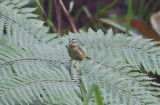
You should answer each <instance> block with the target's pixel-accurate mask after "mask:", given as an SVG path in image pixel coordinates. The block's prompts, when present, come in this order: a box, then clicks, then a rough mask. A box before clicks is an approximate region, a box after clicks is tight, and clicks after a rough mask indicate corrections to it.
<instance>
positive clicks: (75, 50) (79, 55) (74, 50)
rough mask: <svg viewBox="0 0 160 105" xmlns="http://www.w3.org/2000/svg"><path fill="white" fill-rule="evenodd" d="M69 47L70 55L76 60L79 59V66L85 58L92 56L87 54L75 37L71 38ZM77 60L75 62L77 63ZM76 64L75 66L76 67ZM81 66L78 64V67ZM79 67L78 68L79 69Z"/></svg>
mask: <svg viewBox="0 0 160 105" xmlns="http://www.w3.org/2000/svg"><path fill="white" fill-rule="evenodd" d="M67 49H68V53H69V56H70V57H71V58H72V59H74V60H76V62H77V61H79V66H80V64H81V61H82V60H83V58H87V59H91V58H90V57H88V56H86V55H85V53H84V51H83V50H82V49H81V48H80V47H79V46H78V44H77V42H76V40H75V39H70V40H69V47H67ZM76 62H75V64H76ZM75 64H74V65H73V66H74V67H75V68H76V66H75ZM79 66H78V68H79ZM78 68H77V70H78Z"/></svg>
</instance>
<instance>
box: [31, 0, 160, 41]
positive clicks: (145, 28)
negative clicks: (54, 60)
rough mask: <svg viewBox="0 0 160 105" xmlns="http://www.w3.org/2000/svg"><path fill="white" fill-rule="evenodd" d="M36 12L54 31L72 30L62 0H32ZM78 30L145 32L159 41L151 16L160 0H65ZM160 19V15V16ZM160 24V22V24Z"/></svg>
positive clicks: (63, 32) (130, 33) (158, 5)
mask: <svg viewBox="0 0 160 105" xmlns="http://www.w3.org/2000/svg"><path fill="white" fill-rule="evenodd" d="M30 1H31V3H30V6H31V7H38V8H37V10H36V11H35V13H36V14H37V15H39V17H38V18H39V19H41V20H44V21H45V22H46V23H45V25H46V26H49V27H50V32H54V33H59V34H60V35H63V34H66V33H68V32H69V31H73V30H72V26H71V23H70V22H69V20H68V18H67V15H66V13H65V12H64V9H63V7H62V5H61V3H60V2H59V0H30ZM62 2H63V4H64V6H65V8H66V10H67V11H68V13H69V15H70V17H72V19H73V23H74V24H75V27H76V29H77V30H79V29H82V30H87V29H88V28H89V27H91V28H92V29H94V30H97V29H102V30H103V31H104V32H106V30H107V29H108V28H113V30H114V32H115V33H117V32H122V33H126V34H128V35H140V34H141V35H143V36H144V37H146V38H152V39H153V40H156V41H159V40H160V37H159V35H158V33H157V32H156V31H155V30H154V29H153V28H152V26H151V22H150V19H151V16H152V15H153V14H154V13H156V12H158V11H160V0H62ZM159 19H160V16H159ZM159 24H160V23H159Z"/></svg>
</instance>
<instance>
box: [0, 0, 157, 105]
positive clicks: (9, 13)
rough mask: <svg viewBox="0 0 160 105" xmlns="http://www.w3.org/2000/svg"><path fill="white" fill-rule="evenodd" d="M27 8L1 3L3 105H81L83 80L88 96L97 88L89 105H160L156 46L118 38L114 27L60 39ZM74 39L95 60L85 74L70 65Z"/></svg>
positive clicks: (16, 1) (16, 0)
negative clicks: (153, 75)
mask: <svg viewBox="0 0 160 105" xmlns="http://www.w3.org/2000/svg"><path fill="white" fill-rule="evenodd" d="M26 4H27V3H26V1H24V0H22V1H21V0H3V1H1V2H0V27H1V28H0V29H1V30H0V36H1V38H0V105H15V104H17V105H18V104H21V105H24V104H33V105H38V104H47V105H53V104H62V105H63V104H64V105H82V104H84V100H85V99H84V97H83V95H82V92H81V90H80V85H81V84H80V83H79V81H78V80H79V79H81V81H82V84H83V85H82V87H83V88H84V90H85V95H86V96H87V93H90V91H92V90H90V85H92V84H98V86H96V87H95V90H96V94H95V95H92V96H91V99H90V100H89V101H88V104H89V105H96V102H97V104H98V100H100V99H102V102H103V104H104V105H109V104H127V105H146V104H147V105H156V104H157V105H158V104H159V103H160V99H159V98H158V96H159V95H160V89H159V86H160V84H159V83H156V82H154V81H153V80H154V78H150V77H149V76H148V75H147V73H149V72H152V73H153V74H157V75H160V64H159V56H160V54H159V52H160V51H159V50H160V48H159V47H155V46H154V45H155V44H156V43H154V42H150V40H149V39H143V38H142V37H128V36H127V35H124V34H116V35H114V34H113V32H112V30H111V29H109V30H108V32H107V33H106V34H104V33H103V32H102V31H101V30H98V31H97V32H94V31H93V30H92V29H89V30H88V32H84V31H80V32H79V33H77V34H75V33H69V34H68V35H65V36H63V37H61V38H56V36H57V34H48V33H47V32H48V28H47V27H44V26H43V22H42V21H40V20H36V19H35V18H34V17H36V15H34V14H32V12H33V11H34V10H35V9H34V8H26V7H23V6H25V5H26ZM2 9H3V11H2ZM5 30H6V34H7V38H6V37H4V32H5ZM70 38H75V39H76V40H77V42H78V44H79V45H80V46H81V47H82V48H83V50H84V51H85V53H86V55H88V56H89V57H91V58H92V60H86V59H84V61H83V62H82V64H81V66H80V68H79V71H80V74H78V73H77V71H76V70H75V69H74V68H73V67H72V65H71V64H70V63H69V59H70V57H69V56H68V52H67V49H66V48H65V46H66V45H68V40H69V39H70ZM73 62H74V61H73ZM98 87H99V89H98ZM99 90H100V91H99ZM99 96H101V97H102V98H100V99H99V98H98V97H99ZM100 102H101V101H100ZM99 104H101V103H99Z"/></svg>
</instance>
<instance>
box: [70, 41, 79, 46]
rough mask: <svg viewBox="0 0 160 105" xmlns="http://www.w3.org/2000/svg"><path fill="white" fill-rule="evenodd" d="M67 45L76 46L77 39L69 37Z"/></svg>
mask: <svg viewBox="0 0 160 105" xmlns="http://www.w3.org/2000/svg"><path fill="white" fill-rule="evenodd" d="M69 46H72V47H75V46H78V44H77V41H76V40H75V39H70V40H69Z"/></svg>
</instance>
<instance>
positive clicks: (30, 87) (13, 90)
mask: <svg viewBox="0 0 160 105" xmlns="http://www.w3.org/2000/svg"><path fill="white" fill-rule="evenodd" d="M0 84H1V85H0V104H1V105H11V104H15V103H19V104H24V103H26V104H30V103H32V102H33V100H36V99H38V100H39V101H40V102H41V103H44V101H47V100H48V99H51V100H52V101H50V102H48V103H50V104H51V102H52V105H53V104H74V105H76V104H79V105H80V104H82V101H81V99H80V98H78V96H77V95H78V94H77V92H78V93H79V94H80V91H79V88H78V86H77V83H76V82H75V81H73V80H72V79H71V78H70V75H69V72H68V70H67V69H65V68H64V67H62V68H61V69H56V68H55V69H53V70H49V69H43V71H41V72H38V73H33V74H26V76H25V77H24V76H12V77H10V78H8V77H7V78H6V77H1V78H0ZM22 95H23V96H22ZM57 102H58V103H57Z"/></svg>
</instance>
